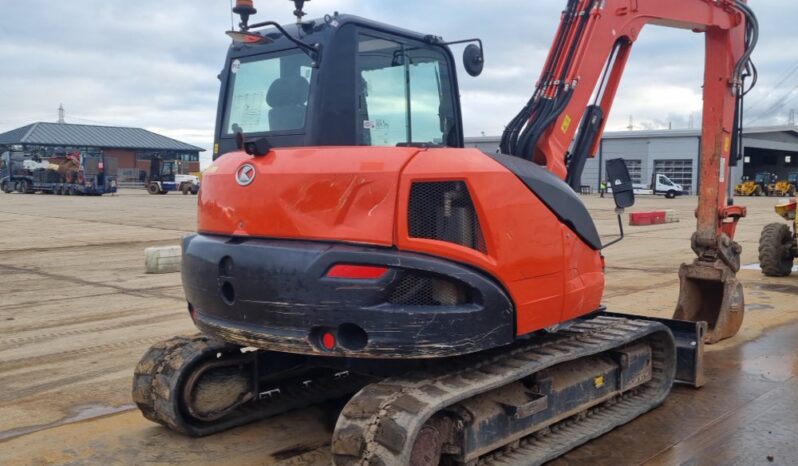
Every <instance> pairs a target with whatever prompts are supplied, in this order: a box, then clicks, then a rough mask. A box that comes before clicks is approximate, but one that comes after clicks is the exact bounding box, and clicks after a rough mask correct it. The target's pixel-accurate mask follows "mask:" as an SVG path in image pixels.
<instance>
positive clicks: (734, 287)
mask: <svg viewBox="0 0 798 466" xmlns="http://www.w3.org/2000/svg"><path fill="white" fill-rule="evenodd" d="M679 281H680V291H679V301H678V302H677V303H676V312H674V314H673V318H674V319H678V320H689V321H693V322H700V321H704V322H706V323H707V333H706V334H705V336H704V341H705V342H706V343H707V344H712V343H717V342H718V341H720V340H723V339H726V338H731V337H733V336H735V335H737V332H738V331H739V330H740V327H741V326H742V324H743V315H744V313H745V297H744V296H743V286H742V284H741V283H740V282H739V280H737V276H736V273H735V272H734V271H733V270H731V269H730V268H729V267H728V266H727V265H726V264H724V263H723V262H721V261H717V262H715V263H707V262H700V261H696V262H695V263H693V264H682V266H681V267H680V268H679Z"/></svg>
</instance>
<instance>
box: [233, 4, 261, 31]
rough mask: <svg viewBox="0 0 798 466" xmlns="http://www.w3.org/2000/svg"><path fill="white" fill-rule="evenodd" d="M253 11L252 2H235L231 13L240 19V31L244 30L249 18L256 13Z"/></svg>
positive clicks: (253, 5)
mask: <svg viewBox="0 0 798 466" xmlns="http://www.w3.org/2000/svg"><path fill="white" fill-rule="evenodd" d="M257 12H258V10H256V9H255V2H254V0H236V6H235V7H233V13H235V14H237V15H238V16H240V17H241V24H239V26H240V27H241V29H242V30H246V29H247V27H248V25H249V17H250V16H252V15H254V14H255V13H257Z"/></svg>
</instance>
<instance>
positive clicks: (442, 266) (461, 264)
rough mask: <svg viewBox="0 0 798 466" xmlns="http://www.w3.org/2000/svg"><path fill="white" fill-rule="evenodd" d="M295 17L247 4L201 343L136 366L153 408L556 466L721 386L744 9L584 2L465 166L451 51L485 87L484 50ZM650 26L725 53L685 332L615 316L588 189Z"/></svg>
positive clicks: (398, 454)
mask: <svg viewBox="0 0 798 466" xmlns="http://www.w3.org/2000/svg"><path fill="white" fill-rule="evenodd" d="M293 3H294V4H295V7H296V10H295V11H294V14H295V15H296V17H297V22H296V24H291V25H280V24H278V23H275V22H272V21H266V22H261V23H256V24H250V23H249V19H250V17H251V16H252V15H253V14H255V13H256V10H255V8H254V5H253V4H252V1H251V0H238V1H237V3H236V6H235V8H234V11H235V12H236V13H238V14H239V15H240V16H241V23H240V28H239V29H238V30H235V31H229V32H228V35H230V36H231V37H232V38H233V43H232V45H231V47H230V50H229V53H228V57H227V62H226V66H225V69H224V71H223V72H222V73H221V75H220V79H221V95H220V99H219V107H218V116H217V124H216V143H215V147H214V156H215V161H214V163H213V164H212V165H211V167H210V168H209V169H208V170H206V171H205V175H204V178H203V185H202V189H201V190H200V193H199V219H198V233H197V234H195V235H191V236H188V237H186V238H185V239H184V240H183V245H182V246H183V262H182V278H183V285H184V289H185V294H186V299H187V301H188V314H189V315H190V317H191V319H192V320H193V322H194V323H195V325H196V326H197V327H198V328H199V329H200V330H201V332H202V333H201V334H199V335H196V336H192V337H175V338H173V339H170V340H168V341H165V342H163V343H159V344H156V345H154V346H153V347H152V348H151V349H150V350H149V351H148V352H147V353H146V354H145V355H144V356H143V358H142V360H141V361H140V363H139V364H138V366H137V367H136V371H135V377H134V382H133V398H134V400H135V402H136V403H137V405H138V407H139V408H140V409H141V411H142V413H143V414H144V416H146V417H147V418H148V419H151V420H153V421H155V422H159V423H161V424H163V425H165V426H168V427H169V428H171V429H173V430H176V431H179V432H182V433H185V434H187V435H191V436H204V435H209V434H213V433H215V432H219V431H222V430H225V429H228V428H231V427H234V426H237V425H241V424H244V423H247V422H251V421H254V420H257V419H262V418H265V417H268V416H273V415H275V414H278V413H282V412H285V411H288V410H291V409H295V408H299V407H304V406H309V405H314V404H320V405H321V404H322V403H323V404H324V405H325V406H330V405H332V406H336V404H335V403H331V400H340V403H345V405H344V406H343V409H342V411H341V412H340V416H339V417H338V421H337V425H336V427H335V431H334V433H333V437H332V442H331V449H332V455H333V459H334V463H335V464H337V465H365V464H374V465H388V466H392V465H405V464H411V465H436V464H458V465H475V464H480V465H492V464H540V463H543V462H545V461H548V460H550V459H552V458H555V457H557V456H559V455H562V454H563V453H565V452H567V451H569V450H570V449H572V448H574V447H576V446H578V445H580V444H582V443H584V442H586V441H588V440H590V439H592V438H595V437H597V436H599V435H601V434H603V433H605V432H607V431H609V430H611V429H613V428H614V427H616V426H618V425H621V424H624V423H626V422H628V421H630V420H632V419H634V418H636V417H637V416H640V415H641V414H643V413H645V412H647V411H649V410H651V409H653V408H654V407H656V406H657V405H659V404H660V403H661V402H662V401H663V400H664V399H665V398H666V397H667V395H668V393H669V392H670V389H671V386H672V384H673V383H674V381H675V382H681V383H686V384H691V385H693V386H700V385H701V384H702V383H703V375H702V363H703V360H702V355H703V345H704V343H705V341H706V342H709V343H712V342H715V341H717V340H719V339H722V338H728V337H731V336H733V335H734V334H735V333H736V332H737V330H738V329H739V327H740V325H741V323H742V318H743V294H742V287H741V285H740V283H739V282H738V281H737V279H736V272H737V271H738V269H739V266H740V250H741V249H740V246H739V245H738V244H737V243H736V242H734V231H735V227H736V225H737V221H738V220H739V219H740V218H741V217H744V216H745V209H744V208H742V207H738V206H735V205H733V204H732V203H731V202H730V196H729V167H730V166H731V165H733V164H735V163H736V162H737V160H738V158H739V152H740V151H739V147H740V144H739V142H740V134H741V121H742V99H743V95H744V94H745V93H746V92H747V90H748V89H749V88H746V87H745V84H744V81H745V78H749V77H751V78H754V79H755V76H756V69H755V68H754V67H753V65H752V64H751V61H750V56H751V53H752V51H753V49H754V46H755V44H756V41H757V34H758V25H757V21H756V17H755V15H754V13H753V12H752V11H751V9H750V8H749V7H748V6H747V5H746V3H744V2H743V1H739V0H712V1H707V0H670V1H668V2H662V1H660V0H567V2H566V7H565V10H564V12H563V14H562V18H561V24H560V27H559V29H558V31H557V33H556V36H555V39H554V42H553V45H552V48H551V51H550V54H549V57H548V59H547V61H546V62H545V65H544V68H543V71H542V73H541V76H540V79H539V80H538V82H537V84H536V86H535V90H534V93H533V95H532V96H531V98H530V99H529V101H528V102H527V103H526V105H525V106H524V107H523V109H522V110H521V111H520V112H519V114H518V115H517V116H516V117H515V118H514V119H513V120H512V121H511V122H510V123H509V124H508V125H507V127H506V130H505V132H504V134H503V137H502V141H501V147H500V149H501V150H500V151H499V152H500V153H497V154H486V153H483V152H481V151H479V150H477V149H466V148H464V138H463V125H462V119H461V109H460V102H459V91H458V81H457V75H456V65H455V60H454V58H453V55H452V52H451V50H450V47H449V46H450V45H453V44H463V43H470V45H468V46H467V47H466V48H465V51H464V55H463V59H464V65H465V69H466V71H467V72H468V73H469V74H471V75H473V76H476V75H478V74H480V72H481V71H482V68H483V66H484V54H483V50H482V44H481V41H479V40H478V39H474V40H465V41H456V42H446V41H444V40H443V39H442V38H440V37H437V36H434V35H427V34H419V33H415V32H412V31H408V30H405V29H401V28H397V27H393V26H389V25H386V24H381V23H377V22H374V21H370V20H366V19H363V18H359V17H355V16H348V15H339V14H337V13H336V14H334V15H327V16H324V17H323V18H320V19H317V20H307V19H305V13H304V5H303V4H304V3H305V2H304V1H302V0H295V1H294V2H293ZM648 24H657V25H661V26H669V27H677V28H682V29H686V30H690V31H693V32H698V33H703V34H704V35H705V37H706V63H705V68H706V71H705V79H704V87H703V92H704V112H703V133H702V147H701V159H700V160H701V162H700V163H701V168H700V169H701V187H700V200H699V203H698V209H697V211H696V215H697V219H698V227H697V231H696V233H695V234H694V236H693V238H692V247H693V250H694V251H695V253H696V255H697V257H696V258H695V260H694V262H692V263H691V264H685V265H683V266H682V268H681V270H680V277H681V294H680V296H679V300H678V307H677V310H676V313H675V316H674V317H675V318H674V319H653V318H647V317H640V316H635V315H624V314H617V313H611V312H608V310H607V309H606V308H605V307H603V306H602V304H601V300H602V294H603V291H604V282H605V271H604V267H605V266H604V257H603V255H602V250H603V248H605V247H607V246H609V245H610V244H612V243H614V242H615V241H611V242H604V241H603V240H602V238H601V237H600V236H599V234H598V232H597V230H596V227H595V225H594V223H593V220H592V219H591V217H590V215H589V213H588V211H587V209H586V208H585V206H584V205H583V203H582V201H581V200H580V198H579V197H578V196H577V195H576V194H575V192H574V188H575V187H578V186H579V184H580V178H581V174H582V169H583V167H584V164H585V160H586V159H587V158H588V157H591V156H594V155H595V154H596V151H597V146H598V143H599V141H600V139H601V136H602V133H603V129H604V126H605V123H606V118H607V115H608V114H609V112H610V107H611V105H612V102H613V100H614V98H615V94H616V90H617V89H618V86H619V83H620V80H621V76H622V74H623V70H624V67H625V65H626V63H627V60H628V58H629V55H630V52H631V50H632V45H633V43H634V42H635V40H636V39H637V37H638V34H640V32H641V31H642V29H643V28H644V26H646V25H648ZM607 173H608V175H609V181H610V183H611V185H612V188H613V195H614V197H615V202H616V205H617V207H618V208H619V210H621V209H623V208H625V207H628V206H630V205H632V203H633V201H634V196H633V191H632V189H633V188H632V183H631V181H630V177H629V174H628V171H627V169H626V166H625V164H624V163H623V161H622V160H614V161H609V162H608V164H607ZM619 219H620V215H619ZM619 223H620V222H619ZM621 228H622V226H621ZM622 235H623V231H622V230H621V236H622ZM328 402H330V403H328ZM337 406H338V407H339V408H340V404H338V405H337Z"/></svg>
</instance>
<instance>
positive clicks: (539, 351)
mask: <svg viewBox="0 0 798 466" xmlns="http://www.w3.org/2000/svg"><path fill="white" fill-rule="evenodd" d="M645 338H648V340H650V344H651V346H652V358H653V366H652V380H651V381H649V382H648V383H646V384H645V385H643V386H642V387H640V388H639V389H638V390H637V392H636V393H637V394H636V396H634V397H630V396H627V397H625V398H622V399H621V401H619V402H617V403H615V404H612V405H611V404H610V403H606V404H604V405H601V406H602V408H599V409H592V410H590V411H589V415H587V416H585V415H583V416H582V420H580V421H578V422H577V421H573V422H570V423H567V422H564V423H561V424H559V425H558V426H566V427H563V428H562V429H561V430H559V427H554V428H553V429H551V431H550V433H548V432H549V430H548V429H546V431H547V433H548V435H545V436H541V435H538V436H537V437H535V435H532V436H529V437H527V438H526V439H524V440H523V441H522V442H520V443H519V444H518V445H519V447H518V448H517V449H516V450H514V453H513V454H512V455H511V456H507V455H503V454H501V455H498V456H496V455H495V454H494V456H491V455H487V456H485V457H483V458H481V459H480V463H479V464H486V465H511V464H512V465H538V464H542V463H544V462H546V461H549V460H551V459H553V458H556V457H558V456H560V455H562V454H564V453H565V452H567V451H569V450H571V449H573V448H575V447H576V446H579V445H581V444H582V443H585V442H587V441H589V440H591V439H593V438H595V437H598V436H599V435H602V434H603V433H606V432H608V431H609V430H611V429H613V428H615V427H617V426H619V425H621V424H624V423H626V422H628V421H630V420H632V419H634V418H636V417H637V416H639V415H641V414H643V413H645V412H646V411H648V410H650V409H652V408H654V407H655V406H657V405H658V404H660V403H661V402H662V401H663V400H664V399H665V397H666V396H667V395H668V393H669V392H670V388H671V385H672V384H673V377H674V372H675V369H676V367H675V358H676V353H675V348H674V342H673V335H672V333H671V332H670V330H669V329H668V328H667V327H665V326H664V325H662V324H660V323H657V322H652V321H645V320H629V319H622V318H615V317H608V316H601V317H597V318H594V319H591V320H584V321H580V322H578V323H576V324H574V325H573V326H571V327H570V328H568V329H567V330H564V331H561V332H559V333H557V334H552V335H547V336H545V337H542V338H540V339H537V340H535V341H526V342H523V343H520V344H517V345H515V346H514V347H511V349H510V350H509V351H508V350H507V349H506V348H505V349H504V351H492V352H489V353H488V354H480V355H475V356H474V357H468V358H464V359H463V360H461V361H465V362H464V363H463V362H459V363H456V364H457V366H455V367H452V366H450V367H445V368H442V369H441V372H440V373H437V374H435V373H416V374H411V375H409V376H406V377H402V378H389V379H385V380H383V381H382V382H379V383H375V384H371V385H369V386H367V387H365V388H364V389H363V390H361V391H360V392H359V393H358V394H357V395H355V397H353V398H352V400H350V402H349V403H348V404H347V405H346V407H344V410H343V412H342V413H341V416H340V417H339V419H338V423H337V425H336V428H335V432H334V433H333V441H332V452H333V459H334V463H335V464H336V465H338V466H355V465H357V466H366V465H369V466H401V465H407V464H408V459H409V457H410V452H411V451H412V448H413V445H414V443H415V439H416V436H417V435H418V432H419V431H420V429H421V428H422V427H423V426H424V424H425V423H426V422H427V421H428V420H429V419H430V418H432V417H433V416H434V415H435V414H436V413H438V412H440V411H441V410H443V409H444V408H446V407H449V406H453V405H455V404H456V403H458V402H460V401H463V400H466V399H468V398H471V397H473V396H475V395H478V394H480V393H485V392H488V391H490V390H493V389H495V388H498V387H501V386H504V385H507V384H510V383H513V382H515V381H517V380H520V379H523V378H525V377H528V376H530V375H532V374H534V373H535V372H538V371H540V370H542V369H545V368H547V367H551V366H553V365H556V364H560V363H563V362H566V361H570V360H574V359H579V358H582V357H586V356H590V355H594V354H598V353H602V352H605V351H608V350H611V349H613V348H617V347H619V346H623V345H625V344H627V343H631V342H634V341H639V340H641V339H645ZM571 419H574V418H571Z"/></svg>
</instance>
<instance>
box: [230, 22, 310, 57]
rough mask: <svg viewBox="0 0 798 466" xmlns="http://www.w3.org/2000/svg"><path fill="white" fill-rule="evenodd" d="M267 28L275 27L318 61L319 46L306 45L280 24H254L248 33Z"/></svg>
mask: <svg viewBox="0 0 798 466" xmlns="http://www.w3.org/2000/svg"><path fill="white" fill-rule="evenodd" d="M265 26H273V27H274V28H276V29H277V30H278V31H280V32H281V33H283V35H284V36H285V38H286V39H288V40H290V41H291V42H293V43H294V44H295V45H296V46H297V47H299V48H300V49H302V50H304V51H305V52H307V53H309V54H311V57H310V58H312V59H314V60H318V56H319V54H320V53H321V49H320V48H319V47H318V46H313V45H310V44H306V43H304V42H302V41H301V40H299V39H296V38H295V37H294V36H292V35H291V34H289V33H288V31H286V30H285V28H283V27H282V26H281V25H279V24H278V23H275V22H274V21H264V22H262V23H256V24H253V25H251V26H249V27H247V29H246V31H252V30H253V29H260V28H262V27H265Z"/></svg>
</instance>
